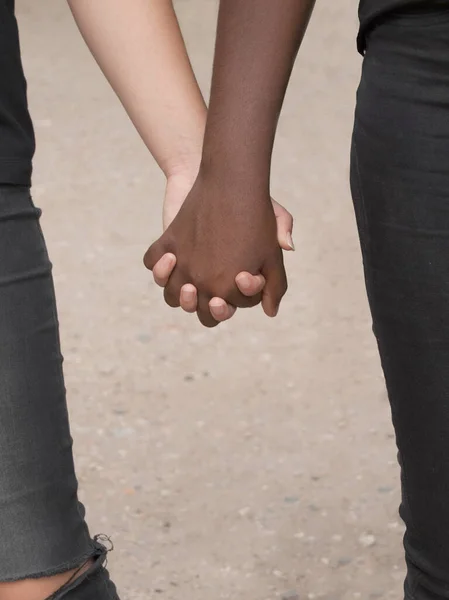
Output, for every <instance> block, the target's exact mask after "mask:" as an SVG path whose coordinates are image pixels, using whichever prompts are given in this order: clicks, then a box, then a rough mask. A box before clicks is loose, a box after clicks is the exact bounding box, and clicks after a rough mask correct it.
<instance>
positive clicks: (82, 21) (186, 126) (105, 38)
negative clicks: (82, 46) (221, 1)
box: [69, 0, 206, 176]
mask: <svg viewBox="0 0 449 600" xmlns="http://www.w3.org/2000/svg"><path fill="white" fill-rule="evenodd" d="M69 5H70V8H71V10H72V12H73V15H74V17H75V20H76V22H77V24H78V27H79V29H80V31H81V33H82V35H83V37H84V39H85V41H86V43H87V45H88V46H89V48H90V50H91V51H92V54H93V55H94V57H95V59H96V60H97V62H98V64H99V66H100V67H101V69H102V70H103V72H104V74H105V75H106V77H107V79H108V80H109V82H110V84H111V86H112V87H113V89H114V90H115V92H116V93H117V95H118V96H119V98H120V100H121V102H122V103H123V105H124V107H125V109H126V111H127V113H128V115H129V116H130V118H131V120H132V121H133V123H134V125H135V127H136V129H137V130H138V132H139V134H140V135H141V137H142V139H143V141H144V142H145V144H146V145H147V147H148V148H149V150H150V151H151V153H152V154H153V156H154V158H155V159H156V161H157V162H158V164H159V165H160V167H161V168H162V170H163V171H164V172H165V174H166V175H168V176H170V175H171V174H173V173H174V172H176V171H178V170H182V169H184V168H185V167H186V166H188V168H192V166H191V163H192V161H193V162H194V161H196V160H197V159H198V157H199V155H200V153H201V147H202V141H203V134H204V124H205V119H206V107H205V104H204V101H203V98H202V96H201V93H200V91H199V88H198V85H197V83H196V80H195V77H194V74H193V71H192V68H191V65H190V62H189V58H188V56H187V52H186V49H185V45H184V42H183V39H182V35H181V32H180V30H179V26H178V22H177V19H176V15H175V13H174V10H173V5H172V2H171V0H69Z"/></svg>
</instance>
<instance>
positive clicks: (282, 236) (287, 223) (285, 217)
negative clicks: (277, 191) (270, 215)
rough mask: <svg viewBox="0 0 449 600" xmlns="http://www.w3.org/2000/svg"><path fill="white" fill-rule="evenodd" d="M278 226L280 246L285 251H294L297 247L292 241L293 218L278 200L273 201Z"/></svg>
mask: <svg viewBox="0 0 449 600" xmlns="http://www.w3.org/2000/svg"><path fill="white" fill-rule="evenodd" d="M271 201H272V203H273V210H274V214H275V217H276V224H277V238H278V243H279V246H280V247H281V248H282V249H283V250H294V249H295V245H294V243H293V239H292V231H293V217H292V215H291V214H290V213H289V212H288V210H286V209H285V208H284V207H283V206H281V205H280V204H279V203H278V202H276V200H273V199H272V200H271Z"/></svg>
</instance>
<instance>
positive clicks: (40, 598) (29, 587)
mask: <svg viewBox="0 0 449 600" xmlns="http://www.w3.org/2000/svg"><path fill="white" fill-rule="evenodd" d="M91 564H92V561H91V560H90V561H88V562H87V563H86V564H85V565H84V566H83V567H82V568H81V569H80V568H77V569H72V570H71V571H67V572H65V573H60V574H59V575H54V576H53V577H42V578H40V579H25V580H23V581H14V582H10V583H0V600H44V599H45V598H48V597H49V596H51V595H52V594H54V593H55V592H56V591H57V590H59V589H60V588H61V587H62V586H63V585H65V584H66V583H67V582H68V581H69V580H70V579H71V578H72V577H73V576H74V575H75V573H76V575H77V577H79V576H80V575H82V574H83V573H85V571H87V569H88V568H89V567H90V565H91Z"/></svg>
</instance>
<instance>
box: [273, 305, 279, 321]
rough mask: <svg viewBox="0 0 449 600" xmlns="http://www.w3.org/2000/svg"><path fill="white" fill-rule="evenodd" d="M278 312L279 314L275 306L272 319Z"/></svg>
mask: <svg viewBox="0 0 449 600" xmlns="http://www.w3.org/2000/svg"><path fill="white" fill-rule="evenodd" d="M278 312H279V306H276V308H275V309H274V312H273V319H274V317H277V314H278Z"/></svg>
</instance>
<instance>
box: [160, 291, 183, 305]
mask: <svg viewBox="0 0 449 600" xmlns="http://www.w3.org/2000/svg"><path fill="white" fill-rule="evenodd" d="M164 300H165V302H166V304H168V306H170V307H171V308H178V307H179V306H180V303H179V294H177V293H176V292H175V290H172V289H170V288H168V287H166V288H165V289H164Z"/></svg>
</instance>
